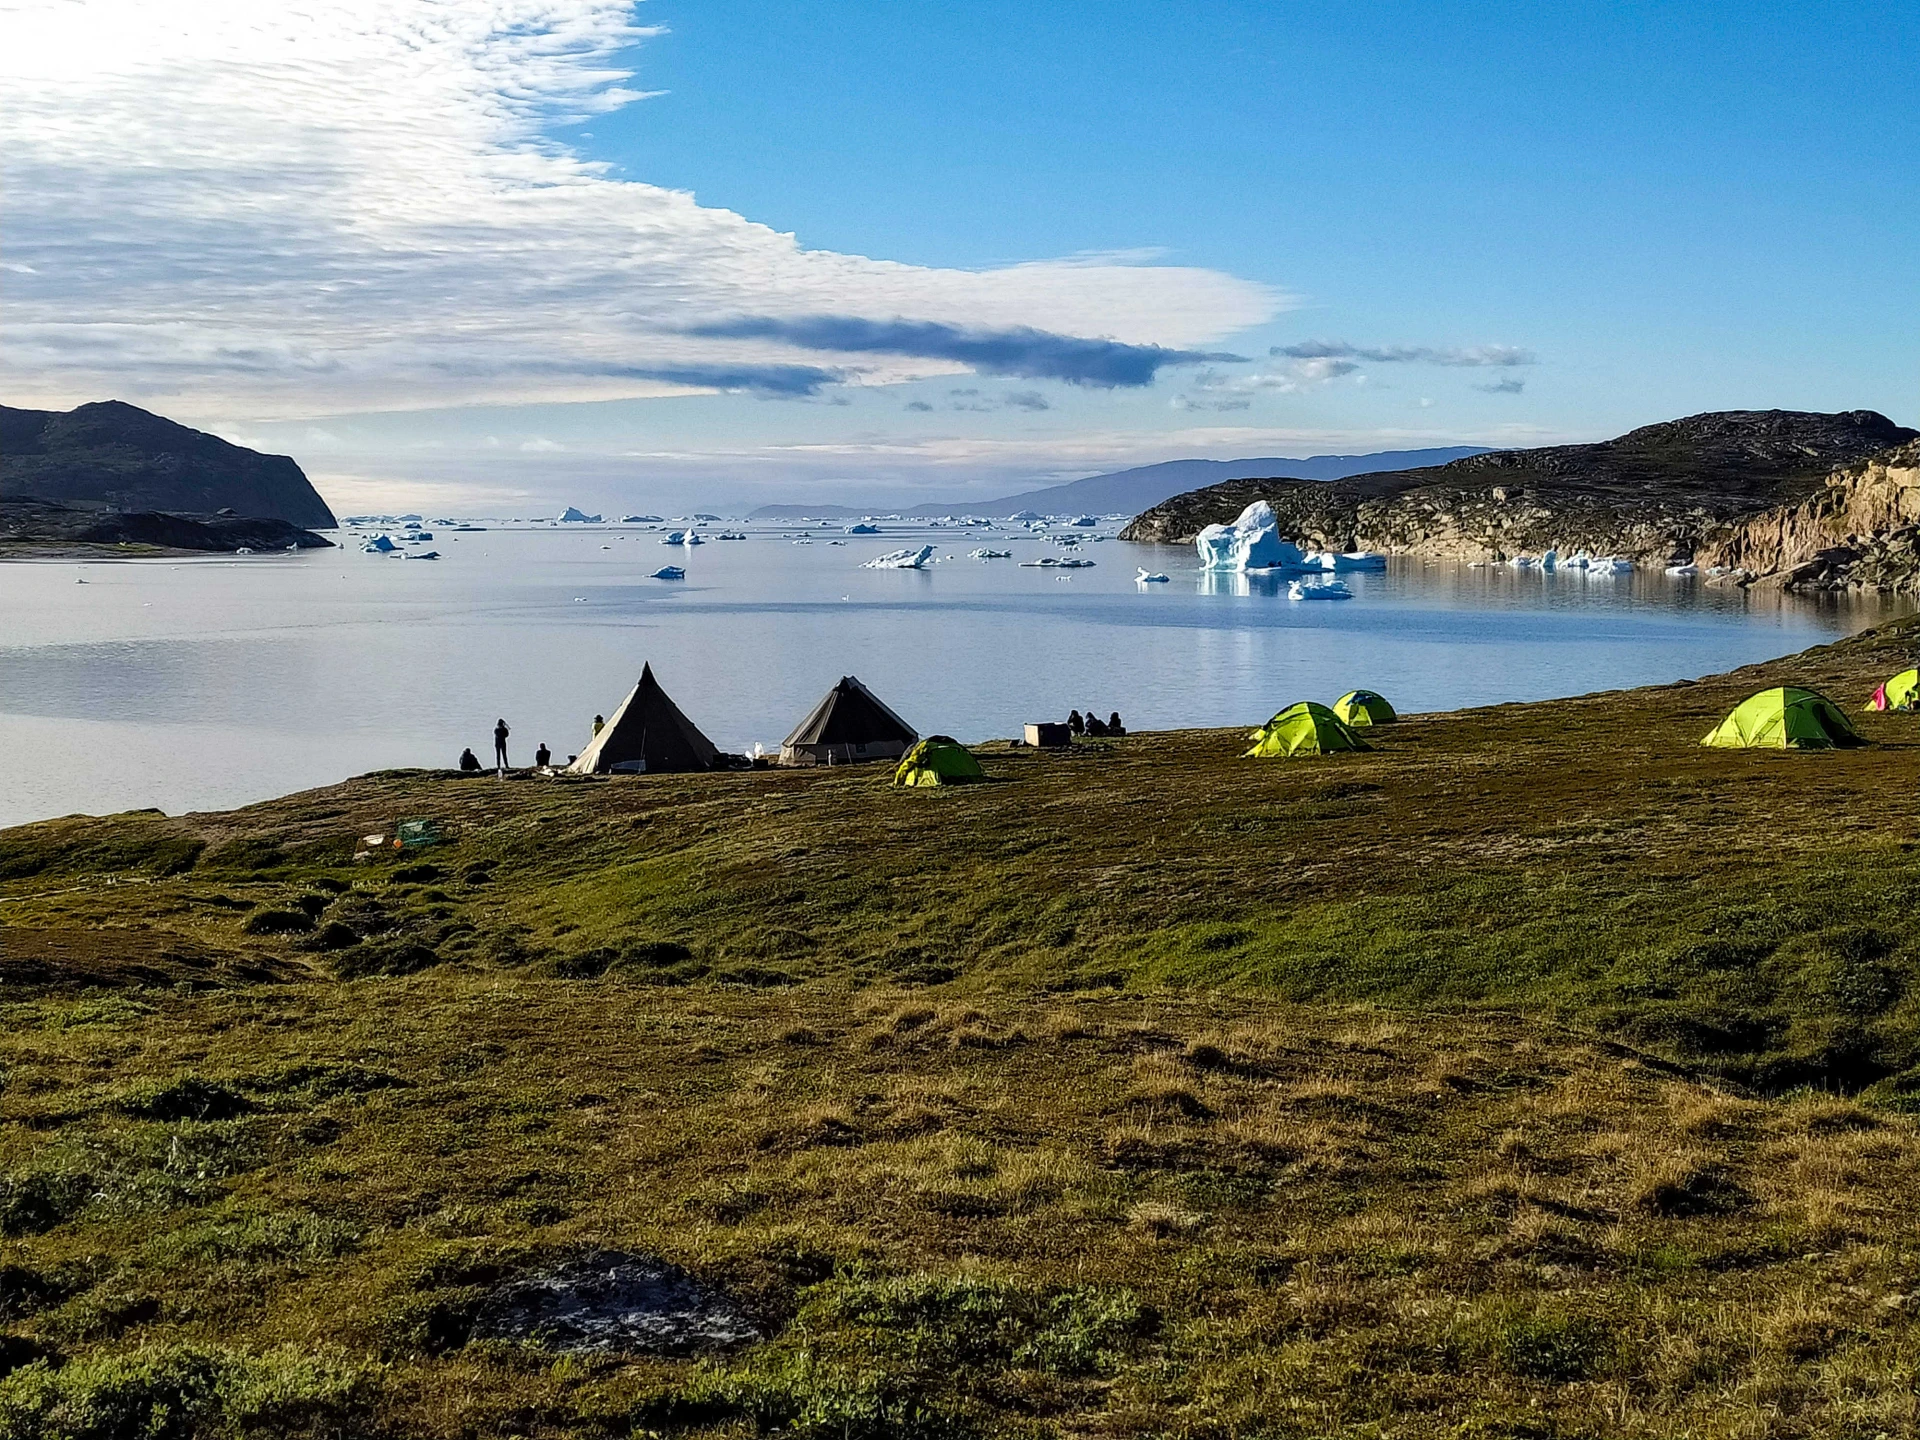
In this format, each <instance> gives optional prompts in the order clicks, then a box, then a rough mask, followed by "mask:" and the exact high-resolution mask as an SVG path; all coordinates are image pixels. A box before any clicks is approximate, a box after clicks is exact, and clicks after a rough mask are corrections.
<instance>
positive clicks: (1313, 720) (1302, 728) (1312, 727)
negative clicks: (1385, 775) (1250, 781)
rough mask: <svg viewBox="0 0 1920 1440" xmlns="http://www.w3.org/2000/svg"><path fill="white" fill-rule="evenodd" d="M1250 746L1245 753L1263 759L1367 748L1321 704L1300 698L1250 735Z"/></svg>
mask: <svg viewBox="0 0 1920 1440" xmlns="http://www.w3.org/2000/svg"><path fill="white" fill-rule="evenodd" d="M1251 738H1252V740H1253V748H1252V749H1251V750H1249V751H1247V754H1246V756H1243V757H1242V758H1243V759H1244V758H1248V757H1257V758H1260V759H1266V758H1268V757H1270V756H1274V755H1327V754H1332V753H1333V752H1334V751H1337V750H1370V749H1372V748H1373V747H1372V746H1370V745H1368V744H1367V743H1366V741H1364V740H1362V739H1361V738H1360V737H1359V736H1358V735H1356V734H1354V733H1353V731H1351V730H1349V729H1348V728H1347V726H1346V723H1345V722H1344V721H1343V720H1341V718H1340V717H1339V716H1338V715H1336V714H1334V713H1333V711H1331V710H1329V709H1328V708H1327V707H1326V706H1324V705H1319V704H1315V703H1314V702H1313V701H1311V700H1302V701H1301V702H1300V703H1299V704H1297V705H1289V706H1288V707H1287V708H1286V709H1284V710H1282V711H1281V712H1280V713H1279V714H1278V715H1276V716H1274V717H1273V719H1271V720H1269V721H1268V722H1267V723H1266V724H1264V725H1262V726H1261V727H1260V728H1259V729H1258V730H1256V731H1254V732H1253V735H1252V737H1251Z"/></svg>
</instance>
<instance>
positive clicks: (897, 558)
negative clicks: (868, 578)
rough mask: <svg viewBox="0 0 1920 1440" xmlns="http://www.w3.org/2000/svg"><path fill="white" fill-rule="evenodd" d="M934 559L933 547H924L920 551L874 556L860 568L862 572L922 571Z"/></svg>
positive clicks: (893, 551)
mask: <svg viewBox="0 0 1920 1440" xmlns="http://www.w3.org/2000/svg"><path fill="white" fill-rule="evenodd" d="M932 558H933V546H931V545H922V546H921V547H920V548H919V549H918V550H889V551H888V552H887V553H886V554H884V555H876V556H874V558H873V559H871V560H869V561H867V563H866V564H864V565H862V566H861V567H860V568H861V569H862V570H921V569H924V568H925V567H926V563H927V561H929V560H931V559H932Z"/></svg>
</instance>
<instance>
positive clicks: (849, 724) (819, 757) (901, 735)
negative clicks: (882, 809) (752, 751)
mask: <svg viewBox="0 0 1920 1440" xmlns="http://www.w3.org/2000/svg"><path fill="white" fill-rule="evenodd" d="M919 738H920V735H919V732H918V731H916V730H915V729H914V728H913V727H912V726H911V725H909V724H907V722H906V721H904V720H902V719H901V718H900V717H899V716H898V715H896V714H894V713H893V711H891V710H889V709H888V708H887V707H886V706H885V705H883V704H881V703H880V701H879V699H878V698H877V697H876V696H875V695H874V693H873V692H872V691H871V690H869V689H867V687H866V686H864V685H862V684H861V683H860V681H859V679H858V678H857V677H855V676H852V675H842V676H841V677H840V681H839V683H838V684H837V685H835V686H834V687H833V688H832V689H831V690H829V691H828V692H827V693H826V695H825V696H824V697H823V698H822V699H821V701H820V703H819V704H818V705H816V706H814V707H813V709H812V710H811V711H810V712H808V715H807V718H806V719H804V720H802V721H801V722H800V723H799V724H798V725H796V726H795V727H794V730H793V733H792V734H791V735H789V736H787V738H786V739H785V740H783V741H781V742H780V763H781V764H782V765H855V764H858V763H860V762H861V761H863V760H898V759H899V758H900V757H901V756H902V755H905V754H906V753H907V751H908V749H909V748H911V747H912V745H913V742H914V741H916V740H918V739H919Z"/></svg>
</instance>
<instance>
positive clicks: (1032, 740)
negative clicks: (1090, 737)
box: [1027, 720, 1073, 750]
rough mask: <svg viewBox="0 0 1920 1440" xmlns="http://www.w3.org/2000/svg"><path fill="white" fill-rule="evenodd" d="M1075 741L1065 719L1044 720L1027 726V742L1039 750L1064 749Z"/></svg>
mask: <svg viewBox="0 0 1920 1440" xmlns="http://www.w3.org/2000/svg"><path fill="white" fill-rule="evenodd" d="M1072 743H1073V732H1072V731H1071V730H1069V729H1067V726H1066V722H1065V721H1064V720H1042V721H1041V722H1040V723H1039V724H1037V725H1029V726H1027V744H1029V745H1032V746H1033V747H1035V748H1036V749H1039V750H1064V749H1065V748H1066V747H1067V746H1069V745H1071V744H1072Z"/></svg>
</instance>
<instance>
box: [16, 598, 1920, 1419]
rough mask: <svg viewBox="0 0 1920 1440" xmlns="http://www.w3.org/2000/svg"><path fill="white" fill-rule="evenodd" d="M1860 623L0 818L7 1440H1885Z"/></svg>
mask: <svg viewBox="0 0 1920 1440" xmlns="http://www.w3.org/2000/svg"><path fill="white" fill-rule="evenodd" d="M1917 644H1920V628H1916V627H1915V626H1914V625H1912V624H1905V625H1900V626H1895V627H1890V628H1888V629H1886V630H1883V631H1882V632H1880V633H1878V634H1871V633H1870V634H1867V635H1864V636H1860V637H1856V638H1855V639H1853V640H1851V641H1848V642H1845V643H1842V644H1839V645H1835V646H1830V647H1825V648H1822V649H1818V650H1814V651H1809V652H1807V653H1806V654H1803V655H1799V656H1793V657H1788V658H1787V659H1784V660H1781V661H1777V662H1774V663H1772V664H1768V665H1764V666H1756V667H1752V668H1750V669H1747V670H1744V671H1740V672H1735V673H1733V674H1729V675H1723V676H1716V677H1712V678H1710V679H1708V680H1705V681H1702V682H1700V683H1698V684H1680V685H1675V686H1669V687H1660V688H1655V689H1647V690H1639V691H1632V692H1615V693H1611V694H1599V695H1590V696H1585V697H1581V698H1578V699H1571V700H1563V701H1555V702H1550V703H1546V704H1539V705H1507V706H1497V707H1490V708H1486V709H1480V710H1472V711H1461V712H1456V713H1452V714H1440V715H1424V716H1416V717H1411V718H1410V719H1408V720H1407V721H1405V722H1404V723H1402V724H1400V725H1396V726H1393V727H1383V728H1379V729H1376V730H1374V731H1371V732H1369V738H1370V740H1371V742H1372V743H1373V745H1374V748H1373V749H1370V750H1368V751H1366V752H1364V753H1357V754H1347V755H1339V756H1329V757H1322V758H1320V759H1307V760H1293V761H1264V762H1260V761H1248V760H1242V759H1240V758H1238V757H1239V752H1240V751H1241V750H1242V749H1243V748H1244V747H1245V744H1246V741H1245V737H1244V732H1239V731H1226V732H1222V731H1214V732H1185V733H1177V734H1158V735H1143V736H1137V737H1130V738H1128V739H1125V740H1120V741H1093V742H1087V743H1083V744H1079V745H1076V746H1074V747H1073V748H1072V749H1070V750H1069V751H1067V752H1065V753H1060V754H1044V753H1037V752H1035V751H1032V750H1025V749H1011V748H1004V747H983V748H982V757H983V760H984V762H985V764H986V768H987V770H988V772H989V774H990V775H991V777H992V779H993V782H994V783H990V784H983V785H974V786H967V787H957V788H954V789H942V790H897V789H894V788H891V787H890V786H889V785H888V784H887V777H886V771H885V768H884V767H848V768H845V769H835V770H815V771H742V772H727V773H721V774H713V775H695V776H687V775H651V776H635V777H628V778H620V779H613V780H605V781H593V780H584V779H583V780H578V781H560V780H554V779H534V778H531V777H528V778H516V779H512V780H508V781H500V780H496V779H495V778H493V777H492V776H490V775H488V776H483V777H479V778H472V779H462V778H458V777H457V776H454V775H449V774H444V773H423V772H407V773H390V774H384V775H370V776H364V777H361V778H359V779H357V780H353V781H350V782H348V783H346V784H342V785H338V786H334V787H330V788H328V789H324V790H317V791H313V792H309V793H307V794H302V795H293V796H288V797H285V798H283V799H281V800H277V801H274V802H271V803H268V804H264V805H258V806H252V807H249V808H247V809H244V810H239V811H234V812H230V813H224V814H204V815H191V816H184V817H166V816H162V815H159V814H157V813H154V812H145V813H136V814H128V815H118V816H108V817H102V818H85V817H70V818H68V819H64V820H56V821H50V822H47V823H45V824H39V825H32V826H25V827H20V828H16V829H11V830H4V831H0V927H4V928H0V1074H4V1076H5V1081H6V1083H5V1086H4V1089H0V1235H4V1237H5V1240H6V1244H7V1253H6V1264H5V1267H4V1269H3V1271H0V1274H3V1276H4V1285H5V1288H4V1291H0V1296H3V1297H4V1301H5V1304H4V1306H3V1307H0V1427H4V1428H0V1435H5V1436H8V1437H13V1436H19V1437H22V1440H24V1437H27V1436H34V1437H39V1436H43V1435H55V1434H59V1435H89V1436H92V1435H99V1436H105V1435H109V1434H113V1435H118V1434H136V1433H137V1434H152V1435H161V1434H167V1435H175V1434H177V1435H183V1436H184V1435H188V1434H193V1435H236V1436H237V1435H245V1436H248V1437H251V1440H269V1437H272V1440H295V1437H299V1440H313V1437H318V1436H349V1435H351V1436H393V1437H399V1436H406V1437H410V1440H507V1437H520V1440H533V1437H538V1440H617V1437H627V1436H632V1435H637V1434H666V1435H674V1436H681V1437H689V1440H690V1437H703V1440H744V1437H749V1436H766V1435H786V1436H792V1437H810V1440H829V1437H836V1440H837V1437H846V1436H858V1437H864V1440H880V1437H887V1440H990V1437H1006V1440H1041V1437H1074V1436H1092V1435H1098V1436H1106V1437H1116V1440H1118V1437H1129V1436H1139V1437H1143V1440H1144V1437H1157V1440H1165V1437H1174V1436H1177V1437H1184V1440H1212V1437H1223V1436H1256V1435H1258V1436H1267V1435H1272V1436H1281V1435H1287V1436H1328V1437H1336V1436H1337V1437H1343V1440H1363V1437H1374V1440H1377V1437H1380V1436H1383V1435H1393V1436H1396V1437H1401V1440H1459V1437H1462V1436H1480V1437H1486V1440H1493V1437H1507V1440H1523V1437H1533V1440H1548V1437H1565V1440H1572V1437H1598V1436H1607V1437H1615V1436H1619V1437H1627V1440H1750V1437H1756V1436H1763V1435H1764V1436H1769V1437H1772V1436H1784V1437H1797V1440H1816V1437H1821V1440H1825V1437H1832V1440H1841V1437H1868V1436H1878V1435H1885V1436H1894V1435H1910V1434H1914V1433H1916V1428H1917V1427H1920V1397H1916V1393H1915V1390H1914V1385H1913V1376H1914V1374H1915V1373H1916V1366H1920V1329H1916V1327H1915V1325H1914V1323H1913V1318H1912V1316H1913V1310H1914V1307H1915V1305H1916V1304H1920V1302H1916V1300H1915V1298H1914V1296H1915V1274H1916V1272H1915V1260H1914V1257H1915V1256H1916V1255H1920V1215H1917V1214H1916V1211H1915V1208H1914V1206H1913V1205H1912V1204H1910V1203H1908V1197H1910V1196H1911V1195H1913V1194H1914V1193H1915V1192H1916V1187H1920V1126H1917V1125H1916V1121H1915V1111H1916V1110H1920V941H1916V940H1915V938H1914V936H1913V927H1912V924H1911V916H1912V907H1913V899H1914V896H1915V895H1916V894H1920V851H1916V849H1915V848H1914V843H1913V836H1914V834H1915V833H1916V827H1917V826H1920V791H1916V789H1915V787H1914V786H1913V785H1912V784H1911V783H1910V777H1911V771H1912V765H1913V756H1914V755H1915V753H1916V748H1917V747H1920V718H1916V717H1915V716H1912V715H1899V714H1874V715H1863V716H1860V717H1859V718H1860V720H1861V723H1862V726H1863V728H1864V730H1865V731H1866V733H1867V734H1868V735H1869V736H1870V737H1871V738H1872V739H1873V740H1874V741H1875V742H1876V743H1875V744H1874V745H1872V746H1871V747H1869V748H1865V749H1859V750H1851V751H1844V752H1830V753H1823V754H1790V753H1781V752H1772V753H1761V752H1729V751H1721V750H1707V749H1703V748H1701V747H1700V746H1699V744H1698V740H1699V737H1700V735H1701V734H1702V733H1703V732H1704V730H1705V729H1706V728H1707V727H1708V726H1709V725H1710V724H1711V723H1712V722H1713V721H1714V720H1715V719H1717V718H1718V717H1719V716H1720V715H1721V714H1722V713H1724V711H1725V710H1726V708H1727V707H1728V706H1729V705H1731V704H1732V703H1733V702H1734V701H1735V700H1736V699H1738V698H1739V697H1740V696H1742V695H1744V694H1746V693H1747V692H1749V691H1751V690H1753V689H1757V688H1760V687H1762V686H1766V685H1778V684H1782V683H1798V684H1811V685H1817V686H1819V687H1821V688H1823V689H1824V690H1826V691H1827V692H1828V693H1830V694H1831V695H1832V696H1833V697H1834V698H1835V699H1837V700H1839V701H1841V702H1843V703H1844V704H1845V705H1846V706H1847V708H1848V709H1849V710H1852V709H1853V708H1854V707H1855V706H1856V705H1857V704H1858V703H1859V701H1860V699H1861V698H1862V697H1863V696H1864V694H1865V693H1866V691H1867V690H1868V689H1869V688H1870V687H1871V685H1872V684H1873V683H1875V682H1876V681H1877V680H1878V679H1879V678H1882V677H1884V676H1885V675H1886V674H1888V673H1890V672H1891V671H1893V670H1896V669H1899V668H1904V667H1905V666H1907V665H1910V664H1912V663H1913V658H1914V654H1915V649H1916V645H1917ZM1356 678H1363V677H1356ZM1289 698H1292V697H1289V696H1286V695H1284V694H1283V695H1277V696H1276V697H1275V700H1276V703H1278V702H1280V701H1283V700H1286V699H1289ZM1836 816H1843V817H1845V823H1844V824H1839V825H1836V823H1835V817H1836ZM403 818H404V819H418V820H426V821H430V822H432V825H433V827H434V829H435V830H436V831H437V833H438V835H439V837H440V839H441V842H442V843H440V844H438V845H436V846H433V847H431V848H428V849H424V850H420V851H417V852H413V853H408V854H405V855H396V854H394V853H393V852H392V851H391V850H390V849H377V850H372V851H369V852H368V854H369V856H370V857H371V858H369V859H367V860H365V861H363V862H361V863H357V864H356V863H354V861H353V859H352V856H353V854H354V852H355V851H356V849H363V848H364V839H363V837H365V836H368V835H380V836H389V835H391V834H393V833H394V825H395V822H396V820H399V819H403ZM617 1266H624V1267H625V1268H626V1271H627V1272H628V1273H631V1272H632V1271H634V1270H635V1269H641V1270H643V1271H644V1272H645V1273H648V1274H652V1275H654V1276H656V1277H657V1276H658V1275H659V1274H660V1272H661V1267H663V1266H672V1267H680V1268H678V1269H675V1270H671V1271H668V1272H667V1273H668V1274H669V1275H670V1276H672V1277H676V1278H675V1279H674V1281H673V1283H674V1285H675V1286H678V1287H679V1289H677V1290H675V1289H670V1288H669V1287H667V1286H666V1285H665V1284H664V1283H663V1282H661V1281H659V1280H658V1279H657V1278H656V1279H655V1281H654V1282H653V1283H652V1285H651V1288H650V1289H648V1288H646V1287H639V1286H632V1287H630V1288H629V1289H628V1290H626V1291H621V1290H618V1289H614V1288H613V1287H611V1286H610V1284H609V1283H608V1280H607V1277H608V1276H609V1275H610V1274H611V1273H612V1272H613V1271H614V1269H615V1268H616V1267H617ZM645 1267H652V1269H650V1270H647V1269H646V1268H645ZM688 1288H694V1289H696V1290H697V1291H698V1292H699V1293H702V1294H704V1295H706V1296H709V1297H713V1296H717V1297H719V1299H720V1301H723V1302H724V1303H725V1304H726V1305H727V1306H730V1307H732V1309H731V1311H730V1313H731V1314H733V1315H734V1316H735V1317H736V1321H737V1324H736V1328H735V1330H734V1332H733V1334H732V1338H730V1339H727V1340H725V1341H723V1342H721V1341H706V1340H703V1339H702V1337H701V1336H700V1335H699V1334H689V1333H687V1327H686V1325H685V1323H684V1310H685V1306H684V1304H682V1305H681V1308H680V1309H678V1310H676V1309H674V1308H673V1306H672V1305H671V1304H669V1302H675V1303H679V1298H678V1297H679V1296H681V1295H682V1294H683V1293H684V1292H685V1290H687V1289H688ZM662 1290H667V1291H668V1293H667V1294H665V1295H664V1296H663V1295H662V1294H661V1293H660V1292H661V1291H662ZM541 1297H547V1300H548V1301H550V1302H551V1304H549V1306H548V1309H549V1311H552V1310H554V1309H557V1308H559V1307H561V1306H565V1307H568V1308H567V1310H566V1316H563V1317H562V1318H566V1317H568V1316H570V1317H574V1320H576V1321H577V1318H578V1317H579V1316H580V1315H583V1314H584V1315H586V1316H587V1318H588V1319H592V1318H594V1316H595V1314H596V1313H601V1314H602V1316H603V1318H604V1312H605V1311H607V1310H609V1309H614V1310H618V1311H619V1313H621V1314H626V1313H629V1312H634V1313H638V1314H639V1315H640V1316H641V1318H642V1319H646V1320H649V1321H651V1322H652V1328H651V1330H649V1331H647V1332H646V1333H641V1334H629V1335H627V1336H625V1337H624V1338H623V1337H616V1338H615V1341H614V1342H613V1343H608V1344H604V1345H601V1346H599V1347H598V1348H591V1347H588V1346H585V1345H583V1344H582V1341H581V1337H580V1335H579V1333H578V1330H577V1327H576V1328H573V1329H571V1330H570V1328H569V1324H560V1323H555V1324H551V1325H548V1326H546V1327H545V1328H540V1327H537V1326H535V1325H533V1324H532V1323H530V1321H529V1320H528V1311H529V1310H532V1311H533V1312H534V1314H535V1317H536V1318H537V1315H538V1314H539V1306H538V1304H536V1303H535V1302H537V1301H540V1298H541ZM516 1317H518V1319H519V1320H520V1321H521V1322H522V1323H520V1324H519V1328H518V1329H517V1330H516V1328H515V1321H516ZM570 1323H571V1322H570ZM676 1325H678V1328H677V1329H676V1328H675V1327H676ZM96 1417H104V1418H99V1419H98V1420H97V1421H96ZM1276 1417H1280V1418H1281V1419H1282V1420H1283V1421H1284V1423H1283V1424H1282V1425H1281V1427H1280V1428H1278V1429H1276V1428H1275V1424H1276Z"/></svg>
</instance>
